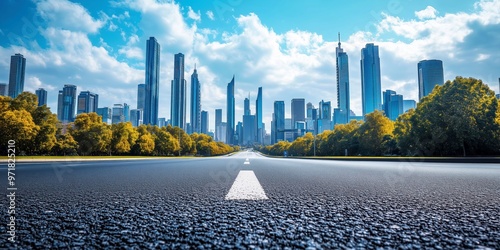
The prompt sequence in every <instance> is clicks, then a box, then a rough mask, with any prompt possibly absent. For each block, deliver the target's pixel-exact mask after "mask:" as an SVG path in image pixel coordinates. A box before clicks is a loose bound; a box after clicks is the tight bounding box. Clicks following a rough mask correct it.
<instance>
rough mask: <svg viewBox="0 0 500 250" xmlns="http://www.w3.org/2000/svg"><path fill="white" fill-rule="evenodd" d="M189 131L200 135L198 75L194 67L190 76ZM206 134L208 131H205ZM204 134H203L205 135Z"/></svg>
mask: <svg viewBox="0 0 500 250" xmlns="http://www.w3.org/2000/svg"><path fill="white" fill-rule="evenodd" d="M190 119H191V121H190V122H191V129H192V132H193V133H200V132H201V130H202V126H201V89H200V81H199V80H198V73H197V72H196V65H195V66H194V72H193V74H192V75H191V117H190ZM207 132H208V130H207ZM207 132H205V134H206V133H207Z"/></svg>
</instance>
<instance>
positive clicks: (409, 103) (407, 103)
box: [403, 100, 417, 112]
mask: <svg viewBox="0 0 500 250" xmlns="http://www.w3.org/2000/svg"><path fill="white" fill-rule="evenodd" d="M415 108H417V102H416V101H415V100H403V112H408V110H410V109H415Z"/></svg>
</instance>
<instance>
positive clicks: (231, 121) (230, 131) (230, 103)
mask: <svg viewBox="0 0 500 250" xmlns="http://www.w3.org/2000/svg"><path fill="white" fill-rule="evenodd" d="M226 98H227V119H226V123H227V127H226V143H227V144H230V145H232V144H235V141H234V126H235V117H234V109H235V99H234V75H233V79H232V80H231V82H229V83H228V84H227V96H226Z"/></svg>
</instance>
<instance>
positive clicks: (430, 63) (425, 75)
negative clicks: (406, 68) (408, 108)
mask: <svg viewBox="0 0 500 250" xmlns="http://www.w3.org/2000/svg"><path fill="white" fill-rule="evenodd" d="M417 69H418V98H419V99H418V100H419V101H420V100H422V98H424V96H427V95H428V94H430V93H431V92H432V90H433V89H434V86H436V85H443V84H444V74H443V62H442V61H441V60H423V61H420V62H418V65H417Z"/></svg>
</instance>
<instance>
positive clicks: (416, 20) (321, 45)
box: [0, 0, 500, 133]
mask: <svg viewBox="0 0 500 250" xmlns="http://www.w3.org/2000/svg"><path fill="white" fill-rule="evenodd" d="M56 3H58V4H57V5H56ZM148 3H149V4H148V5H146V4H145V2H138V1H132V0H131V1H118V3H117V4H116V6H108V5H109V4H106V3H103V4H96V5H89V4H86V3H78V2H75V1H73V2H68V1H63V0H57V1H55V0H44V1H38V2H34V3H33V2H30V3H22V4H18V5H16V6H10V3H9V2H2V3H0V5H2V7H5V8H1V9H2V10H7V9H12V10H19V8H23V9H22V10H23V11H21V13H23V14H24V15H23V16H25V17H26V19H27V20H28V21H27V22H28V23H30V22H31V24H33V26H34V27H35V28H37V27H39V28H40V30H39V31H36V29H35V32H32V33H33V34H32V33H27V34H23V33H21V32H20V31H22V30H28V31H32V30H33V29H28V28H32V27H31V26H26V27H27V28H25V29H23V25H25V22H20V23H19V24H15V23H12V24H11V23H2V24H1V26H0V30H1V31H2V32H0V36H3V37H5V38H6V39H2V40H1V41H0V47H1V48H0V56H1V58H3V59H2V60H0V61H1V62H0V82H8V76H7V75H8V64H9V62H8V58H9V57H10V56H12V55H14V54H16V53H21V54H23V55H24V56H25V57H26V58H28V61H27V66H26V82H25V90H27V91H30V92H34V91H35V90H36V89H38V88H44V89H46V90H47V91H48V106H49V107H51V110H52V111H53V112H56V109H57V90H59V89H61V88H62V87H63V86H64V84H73V85H76V86H77V87H78V92H80V91H82V90H89V91H91V92H94V93H97V94H101V95H103V94H106V98H100V105H101V106H103V107H104V106H107V107H111V106H112V105H113V104H114V103H132V104H135V103H136V98H137V93H136V91H135V90H136V87H135V86H137V84H140V83H144V71H145V66H144V64H145V54H146V53H145V50H146V46H145V43H146V40H147V39H148V38H149V37H150V36H155V37H156V38H157V39H158V42H159V44H161V45H162V50H161V57H162V58H163V60H162V63H161V64H160V74H159V75H160V81H159V84H160V86H159V102H160V103H159V107H160V108H159V110H158V111H159V112H160V113H159V117H167V118H168V117H170V112H169V111H170V104H169V103H170V96H171V95H170V81H171V80H172V79H173V76H172V74H173V72H172V69H173V60H171V59H170V58H172V57H173V55H174V54H175V53H178V52H182V53H184V54H185V55H186V59H185V63H186V72H192V70H193V68H194V65H195V64H197V65H198V73H199V75H200V79H203V80H202V86H201V99H202V105H203V109H204V110H207V111H208V112H209V113H210V116H212V117H214V111H215V109H217V108H222V109H224V111H225V108H226V107H225V101H226V99H225V92H226V90H225V87H226V86H225V85H226V83H227V80H226V78H227V75H232V74H236V75H238V84H237V86H236V89H235V99H236V101H235V104H236V106H235V117H236V119H237V121H238V120H241V119H242V115H243V102H242V100H243V99H244V98H245V96H247V95H248V92H250V93H251V96H256V95H257V86H263V87H264V93H263V98H262V99H263V100H264V105H263V112H262V113H263V123H265V126H266V131H267V132H268V133H269V131H270V123H271V122H270V121H271V118H272V109H273V107H272V103H273V101H274V100H276V99H278V98H275V97H276V96H280V97H281V96H283V98H279V99H280V100H285V101H286V102H287V103H289V101H290V100H291V99H293V98H295V97H301V98H304V99H305V100H306V102H311V103H313V104H315V105H316V104H318V103H319V101H320V100H322V99H324V100H325V101H330V102H331V103H332V104H334V103H337V98H336V96H337V93H336V92H337V90H336V86H335V85H336V80H335V74H336V73H335V67H336V65H335V48H336V47H337V34H338V33H337V32H338V31H340V32H341V33H342V35H343V37H345V38H344V39H343V42H342V49H344V51H345V52H346V53H347V54H349V62H350V68H349V76H350V97H351V98H350V99H351V109H352V110H353V111H354V112H355V113H356V115H358V116H359V115H361V114H362V112H361V80H360V78H361V77H360V75H361V74H360V69H359V67H358V66H357V65H358V61H359V60H360V50H361V48H363V47H364V46H365V44H366V43H374V44H376V45H378V46H379V48H380V58H381V74H382V77H381V78H382V79H381V85H382V86H381V91H385V90H387V89H391V90H394V91H396V92H397V93H398V94H402V95H403V96H404V98H405V99H414V100H418V77H417V72H416V66H415V65H416V64H417V63H418V62H419V61H421V60H426V59H439V60H442V61H443V63H444V64H446V69H445V72H444V74H445V76H444V77H445V81H446V80H449V79H453V78H454V77H455V76H456V75H462V76H472V77H476V78H479V79H482V80H483V81H485V82H486V83H488V84H489V85H490V87H491V88H492V89H493V90H495V92H498V84H497V83H498V74H499V73H498V71H497V70H493V69H495V68H496V69H497V68H498V65H499V64H500V63H499V61H498V60H499V59H498V58H499V56H496V53H498V50H497V49H495V46H493V45H491V44H488V43H486V42H485V41H487V40H493V41H494V40H496V39H494V38H493V37H490V36H488V34H491V32H487V31H488V30H489V29H495V27H496V26H495V24H496V23H499V20H498V17H497V16H496V15H494V13H495V12H494V11H493V10H495V9H498V8H495V7H497V6H499V1H481V2H480V1H463V2H460V3H455V2H452V1H442V2H439V3H438V2H422V3H413V2H412V3H404V4H400V5H399V6H389V5H387V4H384V3H382V4H380V3H379V4H375V3H370V4H366V6H365V5H361V6H355V5H354V4H349V3H343V4H344V9H345V10H346V11H345V12H346V13H352V12H353V11H354V10H355V11H357V12H359V13H361V14H363V13H364V14H366V15H356V16H361V17H356V18H350V17H347V16H346V15H347V14H345V13H344V14H343V13H339V15H338V17H331V18H332V19H331V20H330V19H327V16H326V14H325V13H323V12H324V11H323V9H328V8H327V7H328V6H325V8H317V10H318V11H317V13H315V14H316V15H317V18H315V17H311V15H305V16H304V17H303V18H302V20H301V21H300V22H297V21H294V20H293V19H291V16H293V15H292V14H293V9H294V8H297V6H299V7H300V6H301V5H298V4H297V3H290V4H289V5H288V6H285V7H283V9H282V11H281V12H282V13H283V16H284V18H285V20H288V21H287V22H286V23H285V24H280V23H279V22H277V20H273V19H272V18H270V17H272V12H270V11H267V9H268V8H269V7H270V5H273V4H274V3H269V4H264V3H263V2H256V3H253V4H247V3H242V4H239V5H235V6H232V7H233V10H227V11H226V12H224V13H222V14H221V15H222V17H223V18H221V15H219V13H217V11H216V9H215V8H214V6H213V5H212V4H210V3H195V2H183V3H176V2H169V3H151V2H150V1H149V2H148ZM308 4H309V5H310V6H318V5H320V2H319V1H311V2H310V3H308ZM324 4H325V5H331V4H330V3H324ZM10 7H12V8H10ZM55 7H58V8H55ZM63 10H64V12H63ZM101 10H102V11H103V13H104V14H106V16H104V15H102V16H100V15H99V14H98V13H100V11H101ZM30 11H31V12H30ZM161 11H163V12H165V11H168V13H172V15H171V17H172V18H171V19H169V20H164V19H162V18H161V15H158V13H161ZM208 11H212V14H213V19H214V20H212V19H211V18H210V15H209V14H207V13H210V12H208ZM36 13H39V15H37V16H35V14H36ZM382 13H384V14H382ZM5 14H6V17H7V18H8V17H9V13H5ZM233 16H234V17H233ZM32 17H36V19H33V18H32ZM74 17H79V18H78V19H75V18H74ZM346 18H347V19H346ZM222 19H224V21H223V20H222ZM33 20H35V21H33ZM322 20H324V21H326V20H328V23H332V24H333V27H332V25H327V27H323V26H325V25H323V24H322V22H321V21H322ZM341 20H342V22H340V21H341ZM345 20H348V22H347V23H349V24H350V25H341V24H342V23H345V22H344V21H345ZM457 20H458V21H457ZM151 22H153V23H154V22H157V23H159V24H161V25H158V26H164V27H165V28H161V29H155V28H154V27H150V26H148V25H147V24H148V23H151ZM125 23H129V24H131V25H132V26H134V27H135V28H136V32H134V31H133V30H131V29H130V27H129V26H126V24H125ZM226 23H227V24H226ZM312 24H315V25H312ZM351 24H352V25H351ZM449 24H453V25H454V26H453V27H456V29H455V28H454V29H451V28H448V27H449ZM16 25H19V26H16ZM195 26H196V28H195ZM367 27H368V28H367ZM414 27H419V29H417V30H415V29H414ZM122 32H123V37H122ZM369 32H370V33H371V34H369ZM443 32H444V33H443ZM223 34H225V35H224V36H223ZM443 34H445V35H446V34H448V36H446V37H447V39H442V37H441V36H445V35H443ZM17 37H20V39H21V40H22V41H24V44H21V43H20V41H19V40H16V39H17ZM259 37H260V38H259ZM478 38H481V39H478ZM259 39H263V40H259ZM30 40H33V41H36V42H37V43H38V45H39V46H40V48H38V47H36V46H35V47H33V46H32V45H31V44H30V43H28V42H27V41H30ZM264 41H265V42H264ZM23 45H24V46H23ZM472 49H473V50H472ZM470 51H474V53H469V52H470ZM242 55H245V56H242ZM259 62H260V63H259ZM186 76H187V75H185V77H186ZM188 91H189V86H188ZM319 93H321V95H319ZM101 103H102V104H101ZM287 106H288V105H287ZM335 106H336V105H332V109H333V108H335ZM132 108H135V107H134V106H132ZM186 108H187V110H189V107H186ZM251 109H252V110H255V106H254V105H253V103H252V104H251ZM285 113H286V117H290V116H291V114H290V110H289V109H288V108H287V109H286V110H285ZM188 120H189V117H188ZM223 120H224V119H223ZM187 122H189V121H187ZM209 127H210V130H212V131H214V130H215V128H214V123H213V122H211V123H210V126H209Z"/></svg>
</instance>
